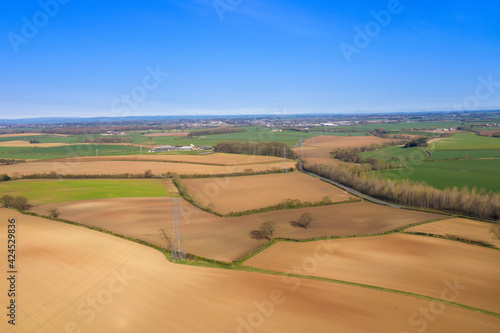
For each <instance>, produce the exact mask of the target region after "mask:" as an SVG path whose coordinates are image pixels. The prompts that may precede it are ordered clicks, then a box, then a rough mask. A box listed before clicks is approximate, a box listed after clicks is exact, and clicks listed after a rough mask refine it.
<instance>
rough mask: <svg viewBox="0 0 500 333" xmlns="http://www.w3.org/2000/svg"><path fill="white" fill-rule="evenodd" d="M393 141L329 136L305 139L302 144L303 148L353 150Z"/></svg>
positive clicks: (362, 137)
mask: <svg viewBox="0 0 500 333" xmlns="http://www.w3.org/2000/svg"><path fill="white" fill-rule="evenodd" d="M391 141H394V140H392V139H382V138H379V137H377V136H331V135H322V136H317V137H315V138H314V144H313V139H312V138H310V139H307V140H306V141H305V142H304V147H320V148H331V149H334V148H354V147H363V146H369V145H371V144H374V143H378V144H383V143H384V142H391Z"/></svg>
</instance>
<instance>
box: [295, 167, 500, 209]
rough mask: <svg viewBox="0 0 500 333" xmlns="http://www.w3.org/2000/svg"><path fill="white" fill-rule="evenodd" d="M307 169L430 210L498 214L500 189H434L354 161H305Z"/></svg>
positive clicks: (378, 195)
mask: <svg viewBox="0 0 500 333" xmlns="http://www.w3.org/2000/svg"><path fill="white" fill-rule="evenodd" d="M304 169H305V170H306V171H310V172H313V173H315V174H317V175H319V176H322V177H325V178H328V179H331V180H334V181H336V182H339V183H341V184H344V185H346V186H349V187H352V188H353V189H355V190H357V191H360V192H362V193H365V194H367V195H370V196H373V197H376V198H379V199H382V200H387V201H391V202H395V203H398V204H401V205H405V206H414V207H420V208H426V209H432V210H440V211H447V212H455V213H461V214H464V215H469V216H474V217H478V218H489V219H499V218H500V193H495V192H486V191H485V190H484V189H480V190H477V189H476V188H475V187H474V188H472V189H471V190H469V188H468V187H466V186H465V187H462V188H461V189H460V190H459V189H458V188H457V187H453V188H447V189H444V190H440V189H436V188H434V187H432V186H429V185H426V184H425V183H419V182H414V181H410V180H407V179H405V180H402V181H395V180H391V179H385V178H377V177H375V176H372V175H368V174H367V173H366V172H364V171H363V170H362V169H361V168H360V167H358V166H355V165H347V164H345V165H341V164H339V165H336V164H333V165H324V164H319V165H318V164H314V165H307V164H305V165H304Z"/></svg>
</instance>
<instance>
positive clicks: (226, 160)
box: [51, 153, 283, 165]
mask: <svg viewBox="0 0 500 333" xmlns="http://www.w3.org/2000/svg"><path fill="white" fill-rule="evenodd" d="M52 161H53V162H86V161H160V162H179V163H194V164H210V165H247V164H262V163H283V159H282V158H279V157H273V156H258V155H240V154H222V153H211V154H204V155H202V154H197V155H191V154H190V155H187V154H163V153H162V154H143V155H122V156H98V157H96V156H92V157H82V158H62V159H55V160H52ZM52 161H51V162H52Z"/></svg>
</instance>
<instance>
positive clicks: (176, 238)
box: [168, 198, 186, 260]
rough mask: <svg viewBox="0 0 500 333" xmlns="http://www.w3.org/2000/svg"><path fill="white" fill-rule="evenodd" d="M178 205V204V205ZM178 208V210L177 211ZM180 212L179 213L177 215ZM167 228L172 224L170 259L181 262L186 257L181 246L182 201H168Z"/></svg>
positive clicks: (175, 199) (174, 199)
mask: <svg viewBox="0 0 500 333" xmlns="http://www.w3.org/2000/svg"><path fill="white" fill-rule="evenodd" d="M179 203H180V204H179ZM179 206H180V209H179ZM179 210H180V213H179ZM169 217H170V218H169V220H168V226H169V227H170V224H171V223H172V226H173V232H172V252H170V259H171V260H174V259H179V260H182V259H184V258H185V257H186V254H185V253H184V245H183V244H182V235H181V228H180V224H181V223H182V225H183V226H184V216H183V214H182V201H177V198H173V199H172V200H170V210H169Z"/></svg>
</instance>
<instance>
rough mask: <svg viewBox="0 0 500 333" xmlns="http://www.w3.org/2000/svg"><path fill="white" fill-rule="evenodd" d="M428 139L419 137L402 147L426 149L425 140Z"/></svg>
mask: <svg viewBox="0 0 500 333" xmlns="http://www.w3.org/2000/svg"><path fill="white" fill-rule="evenodd" d="M428 139H429V138H426V137H420V138H416V139H414V140H411V141H410V142H407V143H406V144H405V146H404V148H411V147H427V140H428Z"/></svg>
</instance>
